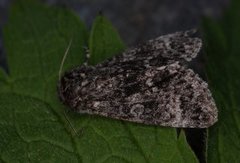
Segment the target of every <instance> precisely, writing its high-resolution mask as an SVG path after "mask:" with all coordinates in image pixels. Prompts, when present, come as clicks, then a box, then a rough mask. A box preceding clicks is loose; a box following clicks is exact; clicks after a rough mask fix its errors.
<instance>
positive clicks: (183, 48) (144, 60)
mask: <svg viewBox="0 0 240 163" xmlns="http://www.w3.org/2000/svg"><path fill="white" fill-rule="evenodd" d="M196 33H197V31H196V30H194V29H193V30H189V31H185V32H176V33H173V34H168V35H164V36H160V37H158V38H156V39H153V40H149V41H147V42H146V43H143V44H140V45H138V46H136V47H134V48H130V49H127V50H126V51H125V52H123V53H122V54H120V55H117V56H115V57H113V58H111V59H109V60H107V61H105V62H103V63H101V64H98V66H99V67H103V66H104V67H107V66H108V67H111V66H116V65H120V66H123V65H127V66H128V65H130V64H136V63H137V65H142V66H143V67H151V66H162V65H167V64H171V63H174V62H175V61H179V62H181V63H184V62H189V61H191V60H192V59H193V58H195V57H196V56H197V54H198V53H199V51H200V49H201V46H202V41H201V39H200V38H198V37H197V36H196V35H197V34H196Z"/></svg>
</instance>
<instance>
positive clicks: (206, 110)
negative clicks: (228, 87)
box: [58, 31, 217, 128]
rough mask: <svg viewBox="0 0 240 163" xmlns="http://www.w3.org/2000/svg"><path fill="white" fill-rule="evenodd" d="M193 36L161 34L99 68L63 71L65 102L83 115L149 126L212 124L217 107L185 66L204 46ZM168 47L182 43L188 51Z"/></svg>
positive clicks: (204, 88) (60, 92) (190, 126)
mask: <svg viewBox="0 0 240 163" xmlns="http://www.w3.org/2000/svg"><path fill="white" fill-rule="evenodd" d="M194 32H195V31H187V32H178V33H174V34H170V35H166V36H161V37H159V38H157V39H155V40H150V41H148V42H147V43H146V44H144V45H142V46H140V47H137V48H135V49H132V50H127V51H126V52H124V53H123V54H120V55H117V56H116V57H113V58H111V59H109V60H107V61H105V62H103V63H100V64H98V65H96V66H80V67H77V68H75V69H73V70H71V71H69V72H67V73H65V75H64V76H63V77H62V78H61V80H60V83H59V89H58V90H59V95H60V98H61V100H62V101H63V102H64V103H65V104H67V105H68V106H70V108H71V109H72V110H74V111H76V112H79V113H87V114H95V115H101V116H105V117H110V118H114V119H120V120H126V121H131V122H137V123H143V124H149V125H159V126H170V127H181V128H206V127H209V126H211V125H213V124H214V123H215V122H216V121H217V108H216V105H215V102H214V99H213V98H212V96H211V92H210V91H209V89H208V85H207V83H206V82H205V81H203V80H202V79H201V78H200V77H199V76H198V75H197V74H195V73H194V72H193V71H192V70H191V69H188V68H187V67H186V65H185V62H186V61H190V60H191V59H192V58H194V57H195V56H196V55H197V53H198V52H199V49H200V47H201V40H200V39H199V38H196V37H194V38H193V39H192V38H190V37H189V35H190V34H192V33H194ZM173 42H175V43H173ZM155 44H156V45H155ZM170 44H182V45H178V46H179V47H183V48H184V50H180V49H181V48H180V49H179V48H177V46H173V45H170ZM158 45H159V47H158ZM147 46H148V47H147ZM169 47H170V48H169ZM166 49H170V51H165V50H166ZM170 52H171V53H170ZM181 52H182V54H181ZM169 53H170V54H169ZM151 60H153V61H154V60H157V62H155V63H154V64H151Z"/></svg>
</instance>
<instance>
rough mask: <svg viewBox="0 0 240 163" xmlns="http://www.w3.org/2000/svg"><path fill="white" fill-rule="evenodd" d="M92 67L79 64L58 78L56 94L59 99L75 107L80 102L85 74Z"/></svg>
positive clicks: (87, 73) (86, 74) (88, 72)
mask: <svg viewBox="0 0 240 163" xmlns="http://www.w3.org/2000/svg"><path fill="white" fill-rule="evenodd" d="M91 71H92V68H91V67H87V66H80V67H78V68H75V69H73V70H71V71H69V72H66V73H65V74H64V75H63V76H62V77H61V78H60V80H59V83H58V94H59V97H60V100H61V101H62V102H63V103H64V104H66V105H68V106H70V107H71V108H76V107H77V105H78V104H79V103H81V101H82V98H83V97H84V95H82V94H81V92H82V91H81V90H82V89H83V88H84V84H87V83H86V80H85V79H86V78H87V76H88V75H89V74H90V73H91Z"/></svg>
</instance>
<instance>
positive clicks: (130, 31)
mask: <svg viewBox="0 0 240 163" xmlns="http://www.w3.org/2000/svg"><path fill="white" fill-rule="evenodd" d="M44 1H45V2H46V3H47V4H49V5H58V6H62V7H67V8H70V9H72V10H74V11H75V12H76V13H77V14H78V15H79V17H80V18H81V19H82V20H83V21H84V22H85V23H86V24H87V25H88V27H89V28H90V27H91V23H92V22H93V19H94V18H95V16H96V15H97V14H98V13H99V11H102V12H103V14H104V15H105V16H106V17H107V18H108V19H109V20H110V21H111V22H112V23H113V25H114V26H115V27H116V28H117V30H118V31H119V33H120V36H121V37H122V39H123V40H124V42H125V43H126V44H127V46H134V45H135V44H136V43H140V42H143V41H146V40H148V39H151V38H155V37H157V36H160V35H163V34H167V33H172V32H176V31H181V30H188V29H191V28H199V27H200V26H201V20H202V17H204V16H207V17H212V18H214V19H217V18H220V17H221V15H222V12H223V11H224V9H225V8H226V7H227V6H228V4H229V0H211V1H210V0H182V1H180V0H151V1H150V0H131V1H127V0H44ZM12 2H13V0H0V66H1V67H3V68H4V69H5V70H7V64H6V58H5V54H4V47H3V41H2V28H3V26H4V24H5V23H7V17H8V9H9V7H10V5H11V3H12ZM202 65H203V62H202V61H201V60H197V61H194V62H193V67H194V68H195V69H197V71H198V72H201V69H202ZM203 77H204V76H203ZM205 133H206V131H205V130H199V129H188V130H186V135H187V138H188V141H189V143H190V144H191V146H192V148H193V149H194V151H195V153H196V154H197V156H198V158H199V160H200V162H205V159H204V148H205V147H204V144H205V143H204V134H205Z"/></svg>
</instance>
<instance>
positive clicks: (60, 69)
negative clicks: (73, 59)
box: [58, 38, 72, 81]
mask: <svg viewBox="0 0 240 163" xmlns="http://www.w3.org/2000/svg"><path fill="white" fill-rule="evenodd" d="M71 45H72V38H71V40H70V42H69V44H68V47H67V49H66V51H65V53H64V56H63V59H62V62H61V64H60V68H59V72H58V78H59V81H60V79H61V73H62V68H63V64H64V62H65V60H66V57H67V54H68V52H69V49H70V47H71Z"/></svg>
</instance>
